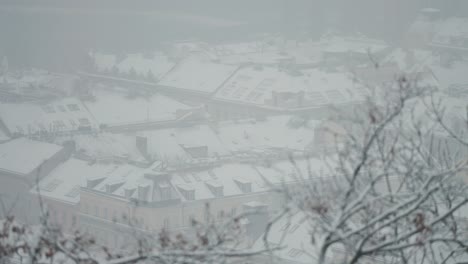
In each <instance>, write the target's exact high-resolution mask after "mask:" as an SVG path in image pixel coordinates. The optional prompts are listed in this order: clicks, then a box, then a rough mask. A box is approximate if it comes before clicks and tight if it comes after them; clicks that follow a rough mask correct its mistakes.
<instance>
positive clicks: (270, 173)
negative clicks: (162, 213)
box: [171, 160, 323, 200]
mask: <svg viewBox="0 0 468 264" xmlns="http://www.w3.org/2000/svg"><path fill="white" fill-rule="evenodd" d="M309 162H310V163H311V164H312V165H311V169H312V170H320V166H323V163H322V162H320V161H319V160H310V161H309ZM297 164H299V165H298V166H299V167H300V168H301V171H302V172H303V173H304V175H303V176H304V177H305V179H308V178H309V176H308V175H307V174H306V164H307V162H306V161H304V160H299V161H297ZM294 171H296V170H295V168H294V165H293V164H292V163H291V162H289V161H282V162H275V163H271V164H267V165H251V164H243V163H227V164H223V165H220V166H217V167H214V168H211V169H205V170H201V171H190V172H188V171H187V172H175V173H174V174H173V175H172V177H171V183H172V184H173V185H174V186H175V187H179V186H181V187H182V188H184V189H187V188H189V189H190V190H194V197H192V198H193V199H192V198H190V199H187V198H188V197H185V196H184V194H183V193H181V195H180V196H181V198H182V199H183V200H205V199H214V198H216V197H218V194H217V193H216V192H215V191H213V190H212V189H210V187H216V186H217V187H221V188H222V196H224V197H229V196H237V195H242V194H248V193H261V192H267V191H270V189H271V185H272V184H273V185H274V184H282V183H292V182H296V181H297V178H296V175H293V173H292V172H294ZM316 175H318V173H317V174H316ZM265 179H267V180H268V183H267V182H266V181H265ZM213 182H215V183H216V184H214V185H213ZM244 184H247V185H248V186H249V187H247V188H246V189H244V188H243V186H241V185H244ZM210 185H211V186H210Z"/></svg>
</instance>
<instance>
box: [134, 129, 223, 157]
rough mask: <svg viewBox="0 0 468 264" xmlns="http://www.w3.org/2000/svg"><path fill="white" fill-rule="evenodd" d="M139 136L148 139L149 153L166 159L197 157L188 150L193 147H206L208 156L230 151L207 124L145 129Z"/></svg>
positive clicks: (220, 154) (221, 154)
mask: <svg viewBox="0 0 468 264" xmlns="http://www.w3.org/2000/svg"><path fill="white" fill-rule="evenodd" d="M139 136H142V137H146V138H147V139H148V154H149V155H151V156H153V157H154V158H156V159H161V160H166V161H174V160H180V161H183V160H190V159H196V158H197V157H196V156H194V155H193V154H191V153H190V151H188V150H187V148H191V147H206V153H205V154H206V156H205V157H206V158H209V157H218V156H226V155H228V153H229V151H228V150H227V149H226V147H225V146H223V144H222V142H220V140H219V138H218V137H217V135H216V134H215V133H214V131H213V130H212V129H211V128H210V127H209V126H207V125H197V126H190V127H179V128H167V129H158V130H152V131H145V132H142V133H140V134H139ZM202 156H204V155H202ZM198 158H202V157H198Z"/></svg>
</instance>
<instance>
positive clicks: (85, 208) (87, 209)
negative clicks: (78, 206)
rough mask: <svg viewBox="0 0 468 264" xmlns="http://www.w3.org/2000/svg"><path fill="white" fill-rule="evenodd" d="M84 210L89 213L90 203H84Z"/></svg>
mask: <svg viewBox="0 0 468 264" xmlns="http://www.w3.org/2000/svg"><path fill="white" fill-rule="evenodd" d="M84 212H85V214H88V213H89V208H88V204H84Z"/></svg>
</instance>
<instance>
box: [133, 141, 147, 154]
mask: <svg viewBox="0 0 468 264" xmlns="http://www.w3.org/2000/svg"><path fill="white" fill-rule="evenodd" d="M135 144H136V147H137V149H138V150H139V151H140V153H141V155H143V156H144V157H145V158H148V137H146V136H136V142H135Z"/></svg>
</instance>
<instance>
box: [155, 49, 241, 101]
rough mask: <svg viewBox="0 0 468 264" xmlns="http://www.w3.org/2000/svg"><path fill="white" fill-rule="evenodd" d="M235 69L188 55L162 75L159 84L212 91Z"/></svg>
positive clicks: (204, 91)
mask: <svg viewBox="0 0 468 264" xmlns="http://www.w3.org/2000/svg"><path fill="white" fill-rule="evenodd" d="M236 69H237V67H236V66H231V65H225V64H220V63H215V62H212V61H210V60H209V59H207V58H203V57H202V56H190V57H188V58H187V59H184V60H182V61H181V62H179V63H178V64H177V65H176V66H175V67H174V68H173V69H172V70H171V71H170V72H168V73H167V74H166V75H164V76H163V77H162V79H161V80H160V82H159V84H160V85H164V86H167V87H173V88H175V89H182V90H189V91H193V92H199V93H213V92H215V91H216V89H218V87H219V86H220V85H221V84H222V83H223V82H224V81H225V80H227V79H228V78H229V77H230V76H231V75H232V74H233V73H234V72H235V70H236Z"/></svg>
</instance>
